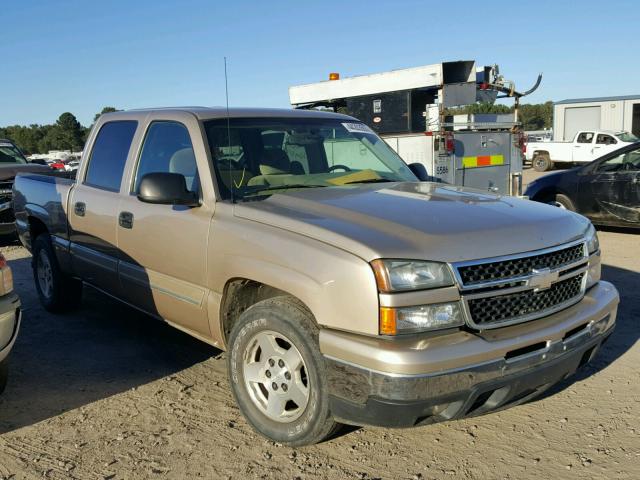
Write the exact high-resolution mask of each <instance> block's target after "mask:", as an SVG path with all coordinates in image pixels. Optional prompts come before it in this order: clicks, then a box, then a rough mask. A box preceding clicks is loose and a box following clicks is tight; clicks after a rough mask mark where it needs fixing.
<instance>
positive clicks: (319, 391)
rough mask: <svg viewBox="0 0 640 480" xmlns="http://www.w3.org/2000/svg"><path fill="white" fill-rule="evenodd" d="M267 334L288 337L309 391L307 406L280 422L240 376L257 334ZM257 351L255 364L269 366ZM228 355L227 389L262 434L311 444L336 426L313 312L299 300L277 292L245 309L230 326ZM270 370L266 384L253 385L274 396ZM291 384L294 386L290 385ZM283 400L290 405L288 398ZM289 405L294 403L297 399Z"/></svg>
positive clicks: (332, 432) (290, 443) (320, 439)
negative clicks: (272, 416) (268, 414)
mask: <svg viewBox="0 0 640 480" xmlns="http://www.w3.org/2000/svg"><path fill="white" fill-rule="evenodd" d="M267 334H274V335H281V336H283V337H286V338H287V339H288V340H290V342H291V344H292V347H295V349H297V351H296V352H295V353H296V354H299V356H301V358H302V362H303V367H302V368H303V369H304V372H305V377H304V378H305V379H306V381H307V385H306V388H307V390H306V391H307V392H308V396H307V403H306V406H305V408H304V409H302V408H300V409H299V413H298V415H299V417H297V418H295V419H292V420H290V421H289V420H286V421H284V423H283V421H276V420H273V419H272V418H270V417H269V416H267V413H265V412H264V411H263V410H261V408H260V405H259V402H258V401H257V400H255V397H256V394H255V393H253V394H252V393H251V391H250V387H249V386H248V385H247V383H246V382H245V377H244V373H245V369H244V366H245V365H246V359H247V358H248V356H249V354H250V352H251V351H253V350H252V349H254V348H255V345H256V344H257V343H259V340H257V339H258V338H260V335H262V336H264V335H267ZM278 345H280V343H278ZM285 347H286V344H285ZM257 351H258V352H260V353H259V356H260V359H259V360H258V361H256V364H258V363H260V364H264V365H265V368H264V369H263V370H269V368H270V367H269V366H268V365H267V363H268V360H267V359H265V358H262V357H263V354H262V353H261V352H262V350H261V347H258V348H257ZM285 351H286V352H288V351H289V350H285ZM227 358H228V368H229V381H230V383H231V390H232V391H233V395H234V397H235V399H236V401H237V403H238V406H239V407H240V410H241V411H242V413H243V415H244V416H245V418H246V419H247V420H248V422H249V423H250V424H251V425H252V426H253V428H254V429H255V430H257V431H258V432H259V433H261V434H262V435H264V436H265V437H267V438H270V439H271V440H274V441H276V442H279V443H283V444H286V445H290V446H302V445H311V444H314V443H318V442H321V441H322V440H324V439H325V438H327V437H329V436H331V435H333V434H334V433H335V432H336V431H337V430H338V428H339V427H340V424H338V423H336V422H335V421H334V419H333V416H332V414H331V411H330V409H329V394H328V391H329V390H328V385H327V374H326V367H325V363H324V358H323V356H322V354H321V353H320V347H319V344H318V327H317V326H316V324H315V322H314V319H313V316H312V315H311V312H309V310H308V309H307V308H306V307H305V306H304V305H303V304H302V303H301V302H299V301H297V300H296V299H294V298H292V297H287V296H280V297H274V298H271V299H268V300H263V301H261V302H259V303H257V304H255V305H253V306H252V307H250V308H248V309H247V310H246V311H245V312H243V313H242V315H240V318H239V319H238V321H237V322H236V323H235V325H234V326H233V328H232V330H231V334H230V336H229V353H228V357H227ZM274 368H276V366H274ZM285 368H286V365H285ZM285 368H283V370H284V369H285ZM264 374H265V375H266V374H267V372H266V371H265V372H264ZM273 375H274V376H273V377H272V376H271V374H270V376H269V377H268V378H270V380H266V381H265V382H266V383H260V382H254V384H253V385H257V386H258V387H259V389H260V390H259V391H262V392H264V393H263V395H266V394H268V398H271V395H276V393H274V390H273V388H274V387H272V385H273V384H275V383H276V382H273V383H269V382H271V380H274V379H276V378H277V377H276V376H275V375H277V374H273ZM285 375H286V371H285ZM289 376H291V375H289ZM265 378H266V377H265ZM280 378H282V377H280ZM296 378H300V377H296ZM291 388H292V391H293V387H291ZM255 391H258V389H256V390H255ZM283 392H287V390H286V389H284V387H282V388H281V389H280V391H279V392H278V393H280V394H282V395H284V396H285V397H286V395H287V394H286V393H283ZM252 395H253V396H252ZM258 395H260V393H258ZM286 405H289V401H287V402H286ZM293 406H294V407H297V405H296V404H295V403H294V404H293ZM263 408H264V409H266V407H263ZM294 410H295V409H294ZM285 413H286V410H285Z"/></svg>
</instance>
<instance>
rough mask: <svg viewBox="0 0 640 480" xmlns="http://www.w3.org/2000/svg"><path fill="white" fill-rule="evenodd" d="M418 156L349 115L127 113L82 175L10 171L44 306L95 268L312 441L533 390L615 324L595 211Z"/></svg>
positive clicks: (252, 418)
mask: <svg viewBox="0 0 640 480" xmlns="http://www.w3.org/2000/svg"><path fill="white" fill-rule="evenodd" d="M425 174H426V172H424V169H421V168H420V167H419V166H417V165H409V166H408V165H406V164H405V163H403V162H402V160H401V159H400V158H399V157H398V156H397V155H396V153H395V152H394V151H393V150H391V149H390V148H389V147H388V146H387V144H386V143H385V142H384V141H382V140H380V138H379V137H378V136H376V135H375V134H374V133H373V132H372V131H371V130H370V129H369V128H368V127H366V126H365V125H364V124H362V123H361V122H359V121H358V120H356V119H354V118H352V117H348V116H344V115H339V114H332V113H323V112H315V111H295V110H266V109H265V110H260V109H231V110H230V111H228V112H227V110H226V109H216V108H175V109H158V110H138V111H127V112H117V113H109V114H105V115H103V116H102V117H100V119H99V120H98V121H97V122H96V124H95V126H94V128H93V129H92V131H91V134H90V136H89V139H88V142H87V145H86V148H85V150H84V156H83V158H82V161H81V164H80V168H79V170H78V175H77V179H76V180H68V179H62V178H56V177H51V176H44V175H34V174H25V175H19V176H18V177H17V180H16V182H15V187H14V193H15V196H14V199H15V200H14V201H15V212H16V223H17V228H18V231H19V235H20V239H21V241H22V243H23V244H24V245H25V246H26V247H27V248H28V249H29V250H31V252H32V254H33V265H34V278H35V285H36V288H37V291H38V294H39V296H40V300H41V302H42V304H43V305H44V306H45V308H47V309H49V310H51V311H61V310H64V309H66V308H69V307H72V306H73V305H74V304H76V303H77V302H78V301H80V298H81V292H82V288H83V285H85V284H86V285H90V286H91V287H93V288H97V289H99V290H102V291H103V292H105V293H107V294H108V295H111V296H112V297H115V298H117V299H118V300H121V301H123V302H125V303H127V304H129V305H131V306H133V307H135V308H137V309H140V310H143V311H145V312H147V313H148V314H150V315H153V316H155V317H157V318H159V319H161V320H163V321H165V322H168V323H169V324H171V325H173V326H175V327H176V328H179V329H180V330H183V331H185V332H188V333H189V334H191V335H193V336H194V337H196V338H198V339H200V340H202V341H205V342H207V343H209V344H211V345H214V346H216V347H218V348H221V349H225V350H227V351H228V353H227V358H228V368H229V378H230V383H231V387H232V391H233V394H234V395H235V398H236V400H237V402H238V405H239V406H240V408H241V410H242V412H243V414H244V415H245V417H246V418H247V420H248V421H249V422H250V423H251V424H252V425H253V426H254V427H255V429H256V430H258V431H259V432H260V433H262V434H264V435H266V436H267V437H269V438H271V439H273V440H275V441H278V442H282V443H286V444H289V445H304V444H310V443H314V442H318V441H320V440H322V439H323V438H326V437H327V436H329V435H331V434H332V433H333V432H334V431H335V430H336V429H337V427H338V426H339V425H340V424H341V423H348V424H355V425H381V426H388V427H409V426H415V425H425V424H429V423H433V422H438V421H443V420H448V419H455V418H461V417H464V416H471V415H479V414H484V413H486V412H489V411H493V410H497V409H501V408H505V407H509V406H512V405H516V404H519V403H522V402H526V401H528V400H530V399H532V398H534V397H535V396H537V395H539V394H540V393H541V392H543V391H545V390H546V389H548V388H549V387H550V386H551V385H553V384H555V383H557V382H558V381H560V380H563V379H564V378H566V377H568V376H569V375H571V374H572V373H574V372H575V371H576V369H578V368H579V367H581V366H582V365H584V364H585V363H587V362H589V360H591V359H592V358H593V356H594V355H595V353H596V352H597V350H598V349H599V348H600V346H601V345H602V343H603V342H604V341H605V340H606V339H607V337H608V336H609V335H610V334H611V332H612V330H613V328H614V324H615V319H616V309H617V305H618V301H619V297H618V293H617V292H616V289H615V288H614V287H613V286H612V285H611V284H609V283H607V282H604V281H600V249H599V245H598V238H597V235H596V232H595V230H594V228H593V226H592V225H591V224H590V223H589V221H588V220H587V219H586V218H584V217H582V216H580V215H577V214H574V213H571V212H567V211H565V210H562V209H559V208H554V207H551V206H548V205H543V204H539V203H534V202H530V201H527V200H521V199H517V198H512V197H503V196H497V195H491V194H487V193H483V192H479V191H473V190H468V189H464V188H459V187H454V186H448V185H445V184H442V183H432V182H428V181H421V180H425V179H426V177H425Z"/></svg>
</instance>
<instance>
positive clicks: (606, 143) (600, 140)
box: [593, 133, 620, 160]
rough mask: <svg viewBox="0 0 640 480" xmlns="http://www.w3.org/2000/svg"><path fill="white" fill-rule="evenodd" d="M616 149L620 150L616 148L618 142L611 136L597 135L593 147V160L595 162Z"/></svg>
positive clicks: (605, 134)
mask: <svg viewBox="0 0 640 480" xmlns="http://www.w3.org/2000/svg"><path fill="white" fill-rule="evenodd" d="M618 148H620V147H619V146H618V141H617V140H616V139H615V138H614V137H613V135H609V134H607V133H599V134H598V135H596V143H595V145H594V146H593V159H594V160H595V159H596V158H599V157H603V156H605V155H607V154H608V153H611V152H613V151H614V150H616V149H618Z"/></svg>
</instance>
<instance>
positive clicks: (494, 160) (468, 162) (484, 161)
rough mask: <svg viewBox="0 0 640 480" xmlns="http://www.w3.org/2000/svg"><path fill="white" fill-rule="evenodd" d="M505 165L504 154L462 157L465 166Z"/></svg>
mask: <svg viewBox="0 0 640 480" xmlns="http://www.w3.org/2000/svg"><path fill="white" fill-rule="evenodd" d="M495 165H504V155H481V156H478V157H462V167H463V168H475V167H492V166H495Z"/></svg>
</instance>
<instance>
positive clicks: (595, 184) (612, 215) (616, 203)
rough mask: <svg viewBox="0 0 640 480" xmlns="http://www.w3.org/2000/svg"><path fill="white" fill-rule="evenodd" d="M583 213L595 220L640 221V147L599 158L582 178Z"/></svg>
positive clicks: (633, 223) (580, 188)
mask: <svg viewBox="0 0 640 480" xmlns="http://www.w3.org/2000/svg"><path fill="white" fill-rule="evenodd" d="M579 190H580V193H579V196H580V204H581V205H582V209H581V213H584V214H585V215H587V216H588V217H590V218H591V219H592V220H593V221H594V222H595V223H601V224H612V225H623V226H625V225H628V226H639V225H640V148H636V149H634V150H628V151H625V152H624V153H621V154H619V155H615V156H613V157H611V158H607V159H605V160H602V161H600V162H598V163H597V164H596V165H595V168H593V169H591V171H590V173H589V174H587V175H584V176H582V177H581V178H580V185H579Z"/></svg>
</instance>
